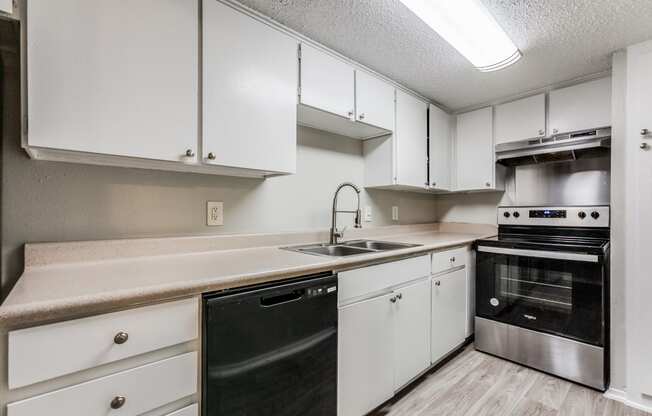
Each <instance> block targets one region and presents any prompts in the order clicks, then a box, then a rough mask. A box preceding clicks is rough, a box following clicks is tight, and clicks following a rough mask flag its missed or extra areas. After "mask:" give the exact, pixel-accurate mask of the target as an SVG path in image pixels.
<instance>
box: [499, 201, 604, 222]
mask: <svg viewBox="0 0 652 416" xmlns="http://www.w3.org/2000/svg"><path fill="white" fill-rule="evenodd" d="M498 225H542V226H554V227H609V206H608V205H597V206H594V205H586V206H568V207H499V208H498Z"/></svg>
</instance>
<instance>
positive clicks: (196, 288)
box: [0, 234, 494, 331]
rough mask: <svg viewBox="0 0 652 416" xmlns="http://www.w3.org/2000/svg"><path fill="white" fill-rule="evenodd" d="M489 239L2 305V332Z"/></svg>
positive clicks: (469, 238)
mask: <svg viewBox="0 0 652 416" xmlns="http://www.w3.org/2000/svg"><path fill="white" fill-rule="evenodd" d="M492 235H494V234H477V235H475V236H473V237H470V236H469V235H468V234H464V235H463V236H460V238H459V239H455V240H451V241H445V242H440V243H436V244H425V245H422V246H418V247H410V248H405V249H400V250H395V251H390V252H383V253H373V254H365V255H360V256H354V257H350V258H333V259H332V261H330V262H327V263H319V264H315V265H302V266H295V267H288V268H283V269H277V270H268V271H264V272H256V273H246V274H239V275H238V274H236V275H230V276H221V277H218V278H215V279H205V280H202V281H200V282H192V281H188V282H179V283H173V284H169V283H168V284H161V285H153V286H146V287H137V288H133V289H128V290H119V291H113V292H104V293H100V294H93V295H88V296H77V297H71V298H65V299H58V300H54V301H43V302H36V303H26V304H19V305H11V306H4V307H1V306H0V330H5V331H9V330H15V329H21V328H26V327H31V326H36V325H43V324H48V323H53V322H59V321H65V320H70V319H78V318H83V317H87V316H92V315H98V314H103V313H111V312H115V311H119V310H124V309H131V308H135V307H139V306H144V305H149V304H155V303H160V302H166V301H173V300H176V299H182V298H188V297H191V296H198V295H201V294H203V293H209V292H215V291H220V290H226V289H231V288H236V287H243V286H250V285H256V284H262V283H268V282H275V281H280V280H284V279H290V278H294V277H298V276H302V275H309V274H315V273H320V272H325V271H333V272H336V273H337V272H341V271H344V270H348V269H354V268H360V267H366V266H370V265H374V264H379V263H386V262H389V261H396V260H401V259H405V258H410V257H417V256H419V255H423V254H427V253H429V252H433V251H437V250H441V249H446V248H451V247H456V246H457V247H459V246H465V245H469V244H471V243H473V242H474V241H476V240H478V239H481V238H486V237H489V236H492ZM397 237H398V236H397Z"/></svg>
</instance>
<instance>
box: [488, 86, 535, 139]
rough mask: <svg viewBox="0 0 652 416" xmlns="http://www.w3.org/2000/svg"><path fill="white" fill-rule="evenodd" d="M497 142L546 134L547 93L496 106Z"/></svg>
mask: <svg viewBox="0 0 652 416" xmlns="http://www.w3.org/2000/svg"><path fill="white" fill-rule="evenodd" d="M495 123H496V131H495V137H496V140H495V141H496V144H497V145H498V144H502V143H510V142H518V141H521V140H527V139H532V138H535V137H545V135H546V95H545V94H539V95H535V96H532V97H528V98H523V99H521V100H517V101H512V102H510V103H506V104H501V105H498V106H496V108H495Z"/></svg>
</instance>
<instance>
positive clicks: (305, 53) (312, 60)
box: [301, 43, 355, 120]
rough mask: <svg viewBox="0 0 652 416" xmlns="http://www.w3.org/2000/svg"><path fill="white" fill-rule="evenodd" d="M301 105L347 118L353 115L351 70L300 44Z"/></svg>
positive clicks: (347, 66) (353, 76)
mask: <svg viewBox="0 0 652 416" xmlns="http://www.w3.org/2000/svg"><path fill="white" fill-rule="evenodd" d="M301 104H304V105H308V106H310V107H314V108H317V109H320V110H323V111H327V112H329V113H332V114H335V115H338V116H341V117H346V118H350V119H352V120H353V118H354V116H355V71H354V69H353V67H352V66H350V65H349V64H347V63H346V62H344V61H340V60H339V59H337V58H335V57H333V56H331V55H329V54H328V53H326V52H323V51H320V50H317V49H315V48H314V47H312V46H309V45H306V44H305V43H304V44H302V45H301Z"/></svg>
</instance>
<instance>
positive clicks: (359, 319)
mask: <svg viewBox="0 0 652 416" xmlns="http://www.w3.org/2000/svg"><path fill="white" fill-rule="evenodd" d="M393 296H394V295H393V294H386V295H383V296H378V297H376V298H373V299H369V300H365V301H362V302H358V303H354V304H352V305H349V306H346V307H343V308H341V309H340V310H339V324H338V325H339V327H338V332H339V333H338V336H339V340H338V350H339V351H338V354H339V358H338V361H337V362H338V382H337V389H338V413H337V414H338V416H361V415H364V414H366V413H368V412H369V411H370V410H372V409H374V408H375V407H376V406H378V405H379V404H381V403H382V402H384V401H385V400H387V399H389V398H390V397H392V395H393V394H394V369H393V357H394V351H393V349H394V343H393V333H392V320H393V315H394V308H393V303H391V302H390V298H392V297H393Z"/></svg>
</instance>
